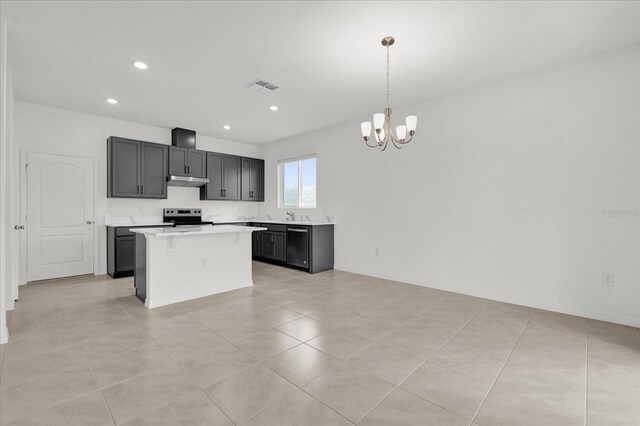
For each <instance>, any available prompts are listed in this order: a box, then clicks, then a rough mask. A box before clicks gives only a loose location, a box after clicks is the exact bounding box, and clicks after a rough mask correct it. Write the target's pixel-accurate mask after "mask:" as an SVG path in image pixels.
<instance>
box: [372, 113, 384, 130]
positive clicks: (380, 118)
mask: <svg viewBox="0 0 640 426" xmlns="http://www.w3.org/2000/svg"><path fill="white" fill-rule="evenodd" d="M383 126H384V114H382V113H379V114H373V127H374V128H375V129H376V130H380V129H382V127H383Z"/></svg>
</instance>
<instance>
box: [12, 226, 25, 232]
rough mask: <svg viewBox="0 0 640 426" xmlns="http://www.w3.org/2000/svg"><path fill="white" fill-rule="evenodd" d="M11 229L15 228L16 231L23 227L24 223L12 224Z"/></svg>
mask: <svg viewBox="0 0 640 426" xmlns="http://www.w3.org/2000/svg"><path fill="white" fill-rule="evenodd" d="M13 229H15V230H16V231H17V230H19V229H24V225H14V226H13Z"/></svg>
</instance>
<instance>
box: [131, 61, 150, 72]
mask: <svg viewBox="0 0 640 426" xmlns="http://www.w3.org/2000/svg"><path fill="white" fill-rule="evenodd" d="M133 65H135V67H136V68H138V69H139V70H146V69H147V68H149V67H148V66H147V64H145V63H144V62H134V63H133Z"/></svg>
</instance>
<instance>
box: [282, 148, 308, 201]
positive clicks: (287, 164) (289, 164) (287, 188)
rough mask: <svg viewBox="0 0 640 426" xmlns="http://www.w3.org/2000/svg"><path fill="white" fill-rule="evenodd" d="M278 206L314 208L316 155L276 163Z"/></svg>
mask: <svg viewBox="0 0 640 426" xmlns="http://www.w3.org/2000/svg"><path fill="white" fill-rule="evenodd" d="M278 176H279V180H280V184H279V188H280V196H279V201H278V205H279V207H280V208H283V209H286V208H294V209H315V208H316V156H315V155H313V156H307V157H301V158H293V159H290V160H282V161H281V162H280V163H279V164H278Z"/></svg>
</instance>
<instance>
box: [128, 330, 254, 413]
mask: <svg viewBox="0 0 640 426" xmlns="http://www.w3.org/2000/svg"><path fill="white" fill-rule="evenodd" d="M137 325H138V326H139V327H140V329H141V330H142V332H143V333H144V334H145V335H146V336H147V337H148V338H149V339H151V341H152V342H153V343H154V344H155V345H156V346H157V347H158V348H159V349H160V350H161V351H162V352H163V353H164V354H165V355H166V356H167V357H168V358H169V359H170V360H171V362H173V364H174V365H175V366H176V367H177V368H178V369H179V370H180V371H181V372H182V373H183V374H184V375H185V376H186V377H187V378H188V379H189V380H190V381H191V382H192V384H193V385H194V386H195V387H196V390H197V391H200V392H202V393H203V394H204V396H205V397H206V398H207V399H208V400H210V401H211V403H212V404H213V405H215V406H216V407H217V408H218V410H220V412H222V414H224V415H225V416H226V417H227V418H229V416H227V413H225V412H224V411H223V410H222V409H221V408H220V407H218V405H217V404H216V403H215V402H214V401H213V400H211V398H209V396H208V395H207V394H206V393H205V392H204V391H203V390H202V389H201V388H200V386H198V384H197V383H196V382H195V380H193V378H192V377H191V376H190V375H189V374H188V373H187V372H186V371H184V369H183V368H182V366H180V364H178V362H177V361H176V360H175V359H173V357H172V356H171V355H170V354H169V353H168V352H167V351H166V350H165V349H164V348H163V347H162V346H161V345H160V344H159V343H158V342H156V340H155V339H154V338H153V337H152V336H151V335H149V334H148V333H147V330H145V329H144V328H142V326H140V324H137ZM153 371H157V370H153ZM242 371H244V369H243V370H242ZM136 377H138V376H136ZM192 393H195V391H194V392H192ZM186 395H188V394H186ZM184 396H185V395H181V396H180V397H178V398H176V399H174V400H171V401H168V402H167V403H166V404H163V405H161V406H159V407H156V408H154V409H152V410H150V411H147V412H144V413H142V414H140V415H139V416H136V417H134V418H133V419H129V420H127V422H129V421H131V420H134V419H137V418H139V417H142V416H144V415H147V414H149V413H152V412H154V411H156V410H159V409H160V408H163V407H166V406H167V405H169V404H173V403H174V402H176V401H178V400H180V399H182V398H183V397H184ZM229 421H231V423H233V424H235V422H234V421H233V420H231V418H229Z"/></svg>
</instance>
